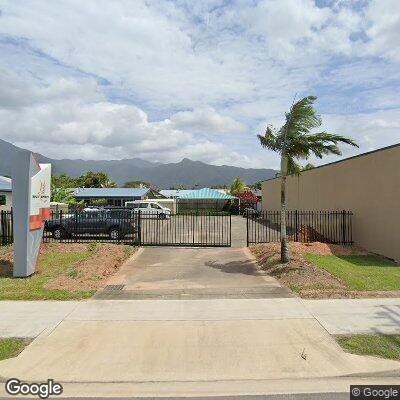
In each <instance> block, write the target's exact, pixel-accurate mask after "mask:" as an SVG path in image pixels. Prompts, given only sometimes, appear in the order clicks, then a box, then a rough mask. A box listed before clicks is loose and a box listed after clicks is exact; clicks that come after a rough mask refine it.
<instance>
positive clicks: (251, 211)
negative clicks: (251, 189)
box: [243, 208, 260, 218]
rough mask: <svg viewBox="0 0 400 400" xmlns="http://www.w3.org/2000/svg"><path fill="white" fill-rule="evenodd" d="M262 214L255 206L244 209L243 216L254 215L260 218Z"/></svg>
mask: <svg viewBox="0 0 400 400" xmlns="http://www.w3.org/2000/svg"><path fill="white" fill-rule="evenodd" d="M259 216H260V211H258V210H255V209H254V208H245V209H244V210H243V218H247V217H252V218H258V217H259Z"/></svg>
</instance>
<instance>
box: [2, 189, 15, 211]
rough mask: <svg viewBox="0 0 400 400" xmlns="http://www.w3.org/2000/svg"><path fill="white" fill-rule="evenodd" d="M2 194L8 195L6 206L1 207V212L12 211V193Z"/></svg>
mask: <svg viewBox="0 0 400 400" xmlns="http://www.w3.org/2000/svg"><path fill="white" fill-rule="evenodd" d="M0 194H5V195H6V205H5V206H0V211H1V210H4V211H9V210H11V206H12V194H11V192H0Z"/></svg>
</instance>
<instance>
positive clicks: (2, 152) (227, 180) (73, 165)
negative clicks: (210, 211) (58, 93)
mask: <svg viewBox="0 0 400 400" xmlns="http://www.w3.org/2000/svg"><path fill="white" fill-rule="evenodd" d="M16 149H18V147H17V146H14V145H13V144H11V143H9V142H6V141H5V140H1V139H0V175H6V176H11V169H12V160H13V153H14V151H15V150H16ZM36 158H37V160H38V161H39V162H40V163H51V164H52V172H53V174H67V175H69V176H72V177H76V176H79V175H82V174H84V173H85V172H87V171H99V172H100V171H101V172H105V173H107V174H108V176H109V177H110V179H111V180H113V181H115V182H116V183H117V184H118V185H123V184H124V183H125V182H127V181H135V180H141V181H146V182H150V183H151V184H152V185H154V186H156V187H159V188H162V189H166V188H171V187H179V186H180V185H183V186H184V187H187V188H193V187H195V186H199V187H210V186H215V185H227V186H229V185H230V184H231V183H232V180H233V179H234V178H235V177H240V178H242V179H243V180H244V181H245V182H246V183H247V184H253V183H255V182H258V181H262V180H265V179H269V178H272V177H274V176H275V174H276V172H277V171H275V170H273V169H263V168H258V169H257V168H239V167H233V166H229V165H220V166H217V165H211V164H207V163H204V162H202V161H193V160H190V159H188V158H184V159H183V160H182V161H180V162H177V163H166V164H164V163H159V162H151V161H147V160H143V159H141V158H126V159H122V160H81V159H76V160H73V159H61V160H57V159H52V158H49V157H46V156H44V155H42V154H38V153H36Z"/></svg>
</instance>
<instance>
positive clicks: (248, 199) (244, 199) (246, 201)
mask: <svg viewBox="0 0 400 400" xmlns="http://www.w3.org/2000/svg"><path fill="white" fill-rule="evenodd" d="M235 196H236V197H237V198H238V199H239V200H240V209H244V208H255V206H256V204H257V202H258V197H257V196H256V195H255V194H254V193H253V192H251V191H250V190H245V191H244V192H240V193H236V194H235Z"/></svg>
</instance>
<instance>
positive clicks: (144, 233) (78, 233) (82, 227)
mask: <svg viewBox="0 0 400 400" xmlns="http://www.w3.org/2000/svg"><path fill="white" fill-rule="evenodd" d="M0 222H1V224H0V244H1V245H7V244H11V243H12V242H13V235H12V213H11V212H5V211H3V212H2V213H1V221H0ZM43 242H45V243H49V242H61V243H86V242H114V243H125V244H133V245H143V246H203V247H208V246H210V247H211V246H218V247H220V246H230V245H231V216H230V214H228V213H215V212H187V213H185V214H176V215H175V214H171V215H165V214H161V215H157V214H150V213H146V212H144V211H138V210H136V211H134V210H132V209H128V208H125V209H103V210H89V211H85V210H83V211H73V212H62V211H55V212H52V214H51V218H50V219H49V220H47V221H46V222H45V227H44V233H43Z"/></svg>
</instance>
